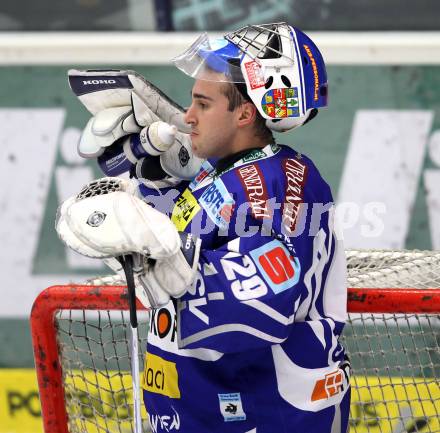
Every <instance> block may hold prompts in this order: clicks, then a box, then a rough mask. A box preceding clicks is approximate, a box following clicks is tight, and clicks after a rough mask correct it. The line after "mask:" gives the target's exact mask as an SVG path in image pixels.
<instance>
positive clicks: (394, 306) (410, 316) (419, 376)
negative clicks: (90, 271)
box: [31, 285, 440, 433]
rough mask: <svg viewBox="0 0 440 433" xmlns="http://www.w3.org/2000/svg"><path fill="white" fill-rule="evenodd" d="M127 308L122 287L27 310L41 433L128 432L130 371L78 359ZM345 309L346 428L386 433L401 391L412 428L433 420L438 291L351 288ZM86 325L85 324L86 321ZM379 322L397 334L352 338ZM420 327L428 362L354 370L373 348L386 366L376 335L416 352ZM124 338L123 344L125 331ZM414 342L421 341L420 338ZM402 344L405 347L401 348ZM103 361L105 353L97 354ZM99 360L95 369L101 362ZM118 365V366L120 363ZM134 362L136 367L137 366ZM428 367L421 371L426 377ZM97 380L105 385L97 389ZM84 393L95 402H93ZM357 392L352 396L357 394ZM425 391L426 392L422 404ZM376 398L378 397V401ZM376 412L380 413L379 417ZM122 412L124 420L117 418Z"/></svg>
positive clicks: (66, 295) (437, 396) (439, 358)
mask: <svg viewBox="0 0 440 433" xmlns="http://www.w3.org/2000/svg"><path fill="white" fill-rule="evenodd" d="M138 308H139V309H140V310H144V311H145V308H144V307H143V306H142V305H141V304H140V303H138ZM127 310H128V302H127V294H126V288H125V287H123V286H102V287H98V286H80V285H69V286H53V287H49V288H48V289H46V290H44V291H43V292H42V293H41V294H40V295H39V296H38V298H37V299H36V301H35V303H34V306H33V309H32V314H31V329H32V338H33V346H34V356H35V365H36V370H37V377H38V385H39V391H40V400H41V405H42V414H43V424H44V431H45V433H55V432H56V433H68V432H70V433H73V432H80V431H81V432H83V431H91V432H94V431H96V432H101V431H102V432H104V431H115V432H123V431H127V428H129V427H127V425H129V422H130V417H131V414H130V404H131V402H130V401H129V399H130V394H131V388H130V387H131V382H129V381H128V382H127V381H125V382H124V383H125V384H126V385H123V379H122V376H124V375H125V376H127V377H129V375H130V371H129V368H128V367H127V368H126V369H124V370H123V371H121V372H116V373H115V371H116V370H113V367H112V368H108V367H106V366H99V365H98V364H99V362H98V361H88V360H85V358H84V356H82V355H84V354H85V355H87V356H95V354H96V352H100V351H101V347H100V346H102V347H104V345H106V344H107V343H106V342H104V341H100V338H101V335H100V336H99V337H96V336H95V335H91V334H94V333H95V331H96V330H97V329H105V326H110V327H112V326H113V324H111V322H112V320H113V322H114V323H119V322H121V321H122V322H123V327H124V329H125V328H127V327H128V316H127V317H126V318H124V314H125V313H123V314H122V315H121V316H120V317H119V318H117V319H115V318H114V317H112V314H113V313H115V312H124V311H127ZM348 310H349V312H350V321H349V323H348V325H347V331H348V335H349V337H347V338H351V339H352V340H353V341H352V343H353V342H355V343H354V344H355V346H353V344H352V343H350V344H349V346H351V350H350V347H349V352H350V356H351V357H352V362H353V366H354V383H353V385H354V386H353V397H354V398H353V404H354V405H353V404H352V413H351V418H352V420H351V428H352V431H353V432H358V431H359V432H363V431H369V427H368V426H374V425H376V427H377V425H378V424H379V423H380V424H381V430H377V429H376V430H375V429H374V428H371V431H372V432H374V431H383V432H386V431H390V432H391V431H393V430H389V429H387V428H386V426H387V425H388V426H390V428H393V427H392V426H393V425H395V424H396V422H401V423H404V419H407V418H408V413H406V414H405V413H403V414H402V413H401V410H400V409H398V410H397V411H396V408H395V407H393V406H396V404H397V405H398V406H399V404H398V400H399V399H400V398H401V397H402V395H400V396H398V395H396V393H400V394H402V393H403V394H405V396H406V397H407V398H408V399H410V398H412V399H416V400H417V401H414V402H409V406H410V407H416V408H417V411H419V412H420V411H421V412H420V414H416V415H417V416H416V417H415V420H414V423H417V422H418V423H419V424H417V425H419V427H421V426H422V424H423V423H425V425H427V423H431V424H432V423H433V421H432V419H434V417H437V419H438V418H439V415H440V391H438V392H436V390H435V387H436V386H437V388H438V382H437V384H436V379H435V377H436V374H438V373H439V372H440V348H439V339H440V337H438V334H437V335H436V333H437V331H439V330H440V327H438V328H437V325H439V324H438V323H437V322H438V320H439V317H440V289H438V288H428V289H415V288H399V289H396V288H376V289H375V288H365V289H362V288H350V289H349V291H348ZM85 312H95V313H96V314H98V316H93V317H92V318H87V317H86V316H87V314H86V313H85ZM112 312H113V313H112ZM63 313H64V314H67V315H68V316H69V317H68V318H67V319H66V318H63V317H62V314H63ZM104 317H105V318H104ZM88 320H89V322H90V323H92V325H90V323H87V321H88ZM357 320H358V321H360V322H359V326H357V325H356V321H357ZM378 320H380V321H384V322H385V323H386V321H387V320H391V321H392V322H393V323H395V324H396V323H397V326H398V327H399V330H398V332H397V333H396V335H395V336H394V337H393V336H390V335H391V334H392V333H393V332H392V331H390V326H391V327H392V326H396V325H395V324H394V325H389V324H388V325H387V326H385V327H384V328H380V329H379V330H378V331H377V330H376V331H373V332H371V331H367V332H366V334H364V335H362V336H360V335H359V331H354V330H355V329H357V328H359V327H360V329H361V330H362V332H364V331H365V329H370V326H373V327H375V326H377V321H378ZM411 320H412V321H414V320H416V321H417V323H416V324H415V327H416V328H417V330H416V331H415V332H413V331H411V332H410V333H409V334H408V335H406V334H405V333H408V332H409V331H408V330H407V329H406V328H407V327H406V325H404V327H405V331H404V332H403V331H402V324H400V325H398V324H399V321H403V323H409V322H411ZM62 321H67V323H68V324H67V325H66V324H64V325H62V324H61V323H62ZM105 321H108V323H110V325H109V324H107V323H106V324H104V322H105ZM421 321H422V322H424V324H422V322H421ZM434 322H436V323H434ZM78 323H80V325H79V326H81V327H84V328H87V326H90V327H91V328H90V329H91V330H92V331H90V330H89V331H88V332H89V336H88V337H87V332H83V331H81V330H79V327H78V326H77V325H78ZM390 323H391V322H390ZM115 326H117V325H115ZM141 326H142V325H141ZM63 327H64V328H66V329H68V332H67V331H63ZM436 328H437V329H436ZM383 329H385V330H387V331H386V332H387V333H388V334H387V335H385V334H383V331H382V330H383ZM422 329H423V333H426V336H423V338H424V339H425V340H426V338H428V339H429V343H426V344H429V345H430V348H429V350H428V353H427V354H425V355H428V357H429V360H428V361H427V362H425V361H421V360H420V354H418V357H417V356H416V357H415V358H414V357H413V358H414V359H416V360H417V361H416V362H415V363H419V364H420V365H413V363H412V361H411V362H409V365H406V364H408V361H402V362H400V361H399V365H398V366H397V372H400V371H402V375H401V376H399V375H398V374H397V375H396V373H395V372H394V373H390V374H388V376H387V375H384V374H382V373H380V372H379V369H380V368H384V371H386V372H388V373H389V372H390V371H396V366H395V365H394V363H393V361H392V360H391V361H390V363H388V365H385V366H377V365H373V366H372V367H371V369H370V370H369V369H368V367H367V368H365V366H364V367H362V368H361V369H360V367H359V365H360V364H362V363H364V362H367V363H368V359H369V358H371V357H374V356H376V351H377V353H378V354H381V353H382V355H380V356H381V357H382V358H383V359H381V360H379V362H378V364H380V363H383V362H385V364H387V357H386V356H383V352H384V351H385V352H386V349H384V348H383V347H379V346H381V345H382V343H378V342H377V341H376V340H380V339H382V338H384V339H385V340H384V341H385V344H388V343H387V342H389V341H392V340H393V338H397V340H402V339H403V340H405V341H406V340H408V341H411V343H409V345H414V347H402V348H401V349H402V353H403V352H405V351H408V350H409V351H411V350H412V351H414V352H419V350H420V347H417V345H419V346H420V344H419V343H417V342H416V341H415V340H417V338H419V334H420V338H422V337H421V334H422V333H421V331H420V330H422ZM63 332H66V335H67V334H69V337H68V339H69V342H67V343H66V341H63V338H64V337H63V335H62V333H63ZM96 332H98V331H96ZM99 332H101V331H99ZM109 332H110V331H109ZM124 332H125V331H124ZM83 334H84V335H83ZM111 334H112V338H113V337H114V334H115V332H114V331H113V330H112V331H111ZM404 334H405V335H404ZM124 335H125V334H124ZM365 335H366V336H365ZM126 337H127V340H128V334H127V335H126ZM362 337H363V338H364V339H366V340H368V341H367V342H366V344H367V345H368V349H367V352H363V349H362V348H359V347H358V346H357V345H358V344H361V343H362ZM118 338H119V337H116V338H114V339H113V341H112V343H111V345H113V346H115V347H116V349H114V350H113V349H111V351H112V355H111V356H107V358H108V359H110V358H112V356H113V355H114V354H115V353H116V355H118V353H117V352H118V349H117V346H118V344H122V343H121V340H119V341H118ZM74 339H77V340H79V339H84V340H86V341H87V339H88V343H84V342H83V343H74V342H73V340H74ZM375 339H376V340H375ZM90 341H92V342H93V344H94V345H95V346H94V347H93V348H92V347H91V346H90V344H91V343H90ZM144 344H145V341H141V343H140V345H141V346H140V347H143V345H144ZM376 344H379V346H377V347H376ZM393 344H394V346H395V343H392V344H391V346H393ZM399 344H400V343H399ZM421 344H422V345H423V344H425V343H424V342H423V341H422V343H421ZM69 345H72V346H73V349H70V348H69V347H67V346H69ZM75 345H76V347H75ZM405 345H406V343H405V344H404V345H403V346H405ZM87 346H88V347H87ZM353 347H356V348H355V349H353ZM142 350H143V349H142ZM69 351H70V352H69ZM123 351H124V352H125V353H124V355H123V356H125V357H126V358H127V357H128V358H129V356H130V355H129V353H128V343H127V345H126V346H124V349H123ZM391 351H396V348H395V347H394V348H392V349H391ZM353 352H354V353H353ZM368 352H369V353H368ZM66 353H70V354H71V355H70V357H72V358H74V357H77V356H78V354H80V355H81V356H82V358H81V360H80V361H70V360H66V359H64V358H67V356H66ZM373 355H374V356H373ZM425 355H424V356H425ZM118 356H119V355H118ZM399 356H400V355H399ZM402 356H403V355H402ZM105 358H106V356H104V359H105ZM358 358H359V359H358ZM108 359H107V360H108ZM100 362H101V364H102V360H101V361H100ZM373 362H376V361H373ZM117 364H118V366H119V362H118V363H117ZM391 364H393V365H391ZM400 364H402V365H400ZM404 364H405V365H404ZM140 365H143V363H141V364H140ZM408 368H409V373H408ZM101 369H102V370H101ZM402 369H403V370H402ZM86 370H87V371H86ZM357 370H358V371H357ZM411 370H413V372H412V374H413V376H414V377H412V376H411V374H410V373H411ZM416 370H417V371H416ZM422 370H423V371H422ZM427 370H428V373H427V374H426V373H425V372H426V371H427ZM102 371H104V373H102ZM356 375H359V377H358V382H356V380H357V376H356ZM115 377H116V378H118V381H119V382H120V385H119V388H117V387H115V385H114V384H113V385H112V380H113V379H114V378H115ZM437 377H438V376H437ZM119 379H120V380H119ZM104 382H105V384H103V383H104ZM113 383H114V380H113ZM78 384H79V385H78ZM386 387H388V388H387V389H388V390H386ZM399 387H400V388H399ZM77 388H78V389H77ZM384 389H385V391H384ZM399 389H400V391H399ZM414 389H415V391H414ZM408 390H412V391H411V395H412V394H414V393H415V395H416V397H414V396H410V395H409V394H408V392H409V391H408ZM112 392H113V393H115V394H116V395H117V397H116V398H115V397H114V396H113V397H111V398H110V397H108V394H109V393H112ZM87 393H89V394H90V395H94V396H95V397H93V398H92V397H90V396H88V395H87ZM356 393H358V394H357V396H356V395H355V394H356ZM365 393H367V401H366V402H365V401H361V400H362V396H361V394H365ZM390 393H391V394H392V396H393V397H392V398H391V400H392V401H391V402H389V401H388V400H389V399H388V397H389V395H390ZM421 393H422V394H423V395H422V394H421ZM425 394H426V395H428V399H427V398H426V396H425ZM377 395H379V400H378V397H377ZM96 396H97V397H96ZM121 396H122V397H121ZM112 399H113V400H112ZM380 399H382V400H383V404H384V405H385V406H386V409H385V410H384V409H383V408H382V409H380V408H379V406H380V404H381V400H380ZM393 399H394V400H393ZM429 400H431V401H429ZM109 401H110V403H109ZM396 401H397V403H396ZM372 402H378V406H377V407H374V406H372V404H373V403H372ZM118 405H119V406H118ZM388 406H389V407H388ZM78 407H79V408H78ZM399 407H400V406H399ZM121 408H122V409H121ZM381 410H382V413H380V412H381ZM121 411H122V412H123V416H120V419H118V416H119V415H121ZM407 412H408V411H407ZM384 413H385V415H384ZM144 416H145V414H144ZM405 416H406V418H405ZM385 418H386V419H385ZM356 423H357V424H356ZM375 423H376V424H375ZM145 426H146V428H148V427H147V422H145ZM359 426H360V427H359ZM365 426H367V427H368V430H365ZM358 427H359V428H358ZM432 428H438V429H437V430H423V429H421V430H420V431H429V432H431V431H438V432H439V431H440V426H438V427H437V426H434V425H432ZM128 431H131V430H128ZM146 431H149V430H146ZM414 431H418V430H414Z"/></svg>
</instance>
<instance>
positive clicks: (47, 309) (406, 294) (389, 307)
mask: <svg viewBox="0 0 440 433" xmlns="http://www.w3.org/2000/svg"><path fill="white" fill-rule="evenodd" d="M137 307H138V309H140V310H141V309H143V310H145V307H143V306H142V304H140V303H139V302H138V304H137ZM60 310H110V311H112V310H128V297H127V292H126V288H125V287H123V286H103V287H95V286H77V285H69V286H53V287H49V288H47V289H46V290H44V291H43V292H41V293H40V295H39V296H38V297H37V299H36V300H35V302H34V305H33V308H32V312H31V319H30V321H31V333H32V340H33V348H34V357H35V366H36V371H37V379H38V386H39V391H40V400H41V407H42V414H43V424H44V431H45V433H69V431H68V419H67V412H66V406H65V392H64V387H63V379H62V367H61V362H60V359H59V350H58V343H57V329H56V326H55V314H56V313H57V311H60ZM348 311H349V312H350V313H393V314H400V313H402V314H405V313H419V314H433V313H440V289H439V288H435V289H412V288H407V289H400V288H399V289H396V288H394V289H373V288H368V289H358V288H356V289H354V288H350V289H348Z"/></svg>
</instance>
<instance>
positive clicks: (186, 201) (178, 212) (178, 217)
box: [171, 189, 200, 231]
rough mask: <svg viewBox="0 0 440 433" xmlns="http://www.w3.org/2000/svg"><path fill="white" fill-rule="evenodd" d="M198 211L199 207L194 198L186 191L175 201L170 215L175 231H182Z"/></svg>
mask: <svg viewBox="0 0 440 433" xmlns="http://www.w3.org/2000/svg"><path fill="white" fill-rule="evenodd" d="M199 210H200V206H199V204H198V203H197V200H196V198H195V197H194V196H193V195H192V194H191V191H190V190H189V189H186V190H185V191H183V193H182V195H181V196H180V197H179V198H178V199H177V202H176V205H175V206H174V209H173V214H172V215H171V221H172V222H173V223H174V225H175V226H176V228H177V230H179V231H183V230H185V228H186V226H187V225H188V224H189V223H190V222H191V220H192V219H193V218H194V216H195V214H196V213H197V212H198V211H199Z"/></svg>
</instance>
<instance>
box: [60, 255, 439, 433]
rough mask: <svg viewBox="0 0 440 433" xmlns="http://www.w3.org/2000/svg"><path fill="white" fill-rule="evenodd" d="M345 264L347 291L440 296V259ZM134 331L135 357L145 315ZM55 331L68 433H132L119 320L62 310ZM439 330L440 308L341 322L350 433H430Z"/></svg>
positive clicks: (379, 258) (435, 427)
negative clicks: (437, 292)
mask: <svg viewBox="0 0 440 433" xmlns="http://www.w3.org/2000/svg"><path fill="white" fill-rule="evenodd" d="M347 259H348V275H349V277H348V278H349V286H350V287H362V288H369V287H372V288H373V287H376V288H377V287H389V288H396V290H398V288H403V287H406V288H407V287H413V288H420V289H422V288H438V287H440V252H432V251H400V252H396V251H349V252H347ZM91 283H93V284H94V285H105V284H112V285H114V284H123V281H122V280H121V277H120V276H116V277H104V278H100V279H94V280H93V281H91ZM139 322H140V323H139V331H140V334H139V339H140V342H139V347H141V348H145V345H146V333H147V328H148V314H147V313H142V314H141V315H140V320H139ZM56 323H57V325H56V326H57V329H58V339H59V352H60V358H61V363H62V368H63V374H64V388H65V391H66V398H67V411H68V415H69V428H70V430H69V431H70V432H86V431H87V432H132V431H133V429H132V406H131V393H132V388H131V376H130V371H129V370H130V367H129V365H130V364H129V359H130V353H129V332H130V331H129V319H128V313H127V312H122V311H119V312H117V313H115V312H108V311H77V310H62V311H60V312H59V313H58V315H57V322H56ZM439 330H440V309H439V311H438V312H437V313H434V314H422V313H420V314H397V313H396V314H362V313H361V314H359V313H356V314H350V320H349V322H348V323H347V326H346V329H345V331H344V335H343V342H344V345H345V347H346V348H347V351H348V353H349V356H350V359H351V362H352V366H353V372H354V374H353V380H352V385H353V391H352V405H351V413H350V415H351V416H350V431H351V432H352V433H354V432H356V433H364V432H371V433H388V432H389V433H403V432H408V433H409V432H437V433H438V432H440V424H439V416H440V387H439V381H438V379H437V378H438V377H440V334H439ZM139 356H140V358H142V359H140V365H141V366H142V365H143V354H140V355H139ZM143 417H144V431H150V430H149V427H148V423H147V421H146V414H145V412H144V413H143Z"/></svg>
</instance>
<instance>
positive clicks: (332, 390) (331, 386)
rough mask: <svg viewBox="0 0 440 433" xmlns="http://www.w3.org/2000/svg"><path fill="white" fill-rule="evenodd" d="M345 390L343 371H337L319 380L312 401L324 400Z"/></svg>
mask: <svg viewBox="0 0 440 433" xmlns="http://www.w3.org/2000/svg"><path fill="white" fill-rule="evenodd" d="M343 390H344V375H343V372H342V370H339V369H338V370H336V371H333V372H331V373H328V374H326V375H325V377H324V379H320V380H317V381H316V383H315V387H314V388H313V392H312V397H311V400H312V401H317V400H324V399H328V398H330V397H333V396H334V395H337V394H339V393H341V392H342V391H343Z"/></svg>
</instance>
